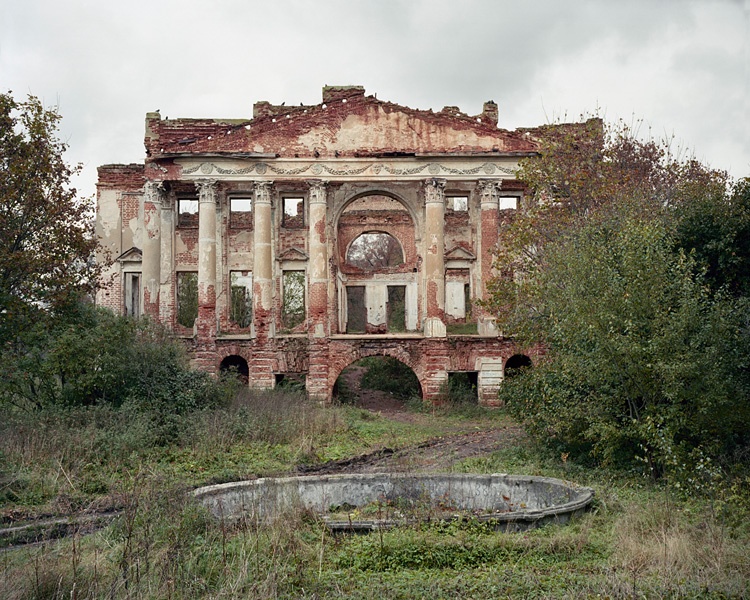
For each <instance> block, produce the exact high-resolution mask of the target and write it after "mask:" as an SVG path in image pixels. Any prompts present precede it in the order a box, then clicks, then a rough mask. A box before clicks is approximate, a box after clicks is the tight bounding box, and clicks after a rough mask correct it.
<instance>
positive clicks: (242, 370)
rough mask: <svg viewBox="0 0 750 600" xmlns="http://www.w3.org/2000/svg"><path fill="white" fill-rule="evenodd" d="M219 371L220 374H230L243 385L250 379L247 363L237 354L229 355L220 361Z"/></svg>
mask: <svg viewBox="0 0 750 600" xmlns="http://www.w3.org/2000/svg"><path fill="white" fill-rule="evenodd" d="M219 370H220V371H221V372H222V373H232V374H235V375H236V376H237V378H238V379H239V380H240V381H241V382H242V383H243V384H245V385H247V382H248V378H249V377H250V368H249V367H248V364H247V361H246V360H245V359H244V358H242V357H241V356H239V355H238V354H230V355H229V356H227V357H225V358H224V360H222V361H221V364H220V365H219Z"/></svg>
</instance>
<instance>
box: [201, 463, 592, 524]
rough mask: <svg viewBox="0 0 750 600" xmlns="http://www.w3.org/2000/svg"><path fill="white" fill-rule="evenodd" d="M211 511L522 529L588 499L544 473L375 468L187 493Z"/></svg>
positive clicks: (570, 511)
mask: <svg viewBox="0 0 750 600" xmlns="http://www.w3.org/2000/svg"><path fill="white" fill-rule="evenodd" d="M193 494H194V496H195V498H196V499H197V500H199V501H200V502H201V503H202V504H203V505H204V506H205V507H206V508H207V509H208V510H209V511H210V512H211V513H212V514H213V515H214V516H216V517H217V518H222V519H232V520H234V519H239V518H241V517H244V518H247V519H250V520H251V522H263V523H267V522H270V521H273V520H274V519H276V518H278V517H281V516H283V515H284V514H288V513H289V511H293V510H298V509H302V510H308V511H313V512H315V513H317V514H319V515H320V516H321V517H322V518H323V519H324V521H325V522H326V524H327V525H328V527H329V528H330V529H331V530H334V531H367V530H374V529H379V528H388V527H394V526H396V525H400V524H404V523H408V522H414V521H417V520H425V521H427V520H451V519H460V518H466V517H472V518H475V519H477V520H479V521H484V522H490V523H493V524H495V525H496V526H497V527H498V528H502V529H506V530H509V531H521V530H525V529H529V528H532V527H537V526H539V525H542V524H546V523H551V522H555V523H566V522H567V521H568V520H570V518H571V517H573V516H575V515H578V514H580V513H582V512H583V511H584V510H586V508H587V507H588V505H589V504H590V503H591V501H592V500H593V498H594V491H593V490H592V489H590V488H586V487H577V486H575V485H573V484H570V483H567V482H564V481H561V480H559V479H553V478H550V477H535V476H529V475H505V474H492V475H473V474H464V473H448V474H404V473H393V474H389V473H378V474H363V475H327V476H305V477H279V478H263V479H255V480H251V481H237V482H232V483H223V484H220V485H211V486H207V487H202V488H199V489H197V490H195V491H194V492H193Z"/></svg>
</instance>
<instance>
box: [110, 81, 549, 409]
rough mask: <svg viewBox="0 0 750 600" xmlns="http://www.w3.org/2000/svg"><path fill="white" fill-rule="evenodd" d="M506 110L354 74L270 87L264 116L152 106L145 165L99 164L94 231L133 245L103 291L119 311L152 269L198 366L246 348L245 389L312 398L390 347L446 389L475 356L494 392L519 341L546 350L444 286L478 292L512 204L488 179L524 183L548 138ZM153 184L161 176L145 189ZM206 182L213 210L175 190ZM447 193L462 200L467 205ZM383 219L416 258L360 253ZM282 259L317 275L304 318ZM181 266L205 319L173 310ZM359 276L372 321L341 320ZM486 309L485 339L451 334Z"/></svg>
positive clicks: (151, 301)
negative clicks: (247, 301) (301, 384)
mask: <svg viewBox="0 0 750 600" xmlns="http://www.w3.org/2000/svg"><path fill="white" fill-rule="evenodd" d="M499 116H500V115H499V113H498V109H497V105H496V104H495V103H494V102H487V103H485V104H484V106H483V110H482V112H481V113H480V114H478V115H474V116H470V115H467V114H465V113H463V112H461V110H460V109H458V108H456V107H446V108H444V109H443V110H441V111H437V112H433V111H431V110H416V109H412V108H408V107H404V106H399V105H397V104H393V103H390V102H384V101H382V100H378V99H377V98H375V97H374V96H368V95H366V94H365V91H364V89H363V88H361V87H359V86H327V87H326V88H324V90H323V96H322V102H321V103H319V104H317V105H314V106H291V103H290V106H284V105H281V106H278V105H272V104H270V103H268V102H257V103H256V104H255V105H254V107H253V116H252V118H244V119H236V120H214V119H162V118H161V116H160V115H159V114H158V113H148V115H147V117H146V132H145V139H144V143H145V147H146V158H145V161H144V164H143V165H135V164H133V165H105V166H102V167H100V168H99V185H98V202H99V206H98V209H99V214H98V223H97V232H98V234H99V236H100V237H101V239H102V241H103V244H104V245H105V246H106V247H107V248H108V249H109V250H110V254H111V255H112V258H118V257H120V256H121V255H123V256H125V254H127V252H131V253H132V255H127V256H125V258H123V259H122V260H121V261H119V262H115V263H114V264H113V266H112V267H111V268H110V270H109V272H108V274H107V275H108V277H109V278H110V280H111V283H110V285H109V287H107V288H105V289H104V290H102V291H101V292H100V293H99V294H98V296H97V302H98V303H99V304H100V305H102V306H107V307H109V308H112V309H113V310H116V311H122V310H123V306H124V304H123V293H124V289H123V281H124V277H125V273H126V272H131V273H138V272H140V270H142V269H143V270H146V271H148V275H149V278H150V279H149V281H150V284H149V286H150V287H149V289H143V290H142V291H141V296H140V297H141V302H142V304H141V306H142V307H143V312H146V313H148V314H150V315H152V316H153V317H154V318H159V319H161V320H162V321H163V322H165V324H166V325H167V326H168V327H170V328H171V329H172V330H173V331H174V333H175V334H177V335H178V336H182V338H183V339H184V341H185V344H186V346H187V348H188V350H189V352H190V355H191V357H192V359H193V362H194V364H195V365H196V366H198V367H200V368H202V369H205V370H206V371H208V372H211V373H216V372H217V371H218V370H219V368H220V365H221V364H222V361H223V360H224V359H225V358H227V357H232V361H235V362H236V361H237V360H239V361H240V362H242V361H245V362H246V363H247V365H248V371H249V385H250V386H254V387H272V386H273V385H274V384H275V381H276V379H277V377H282V376H284V377H286V376H289V377H293V378H295V379H302V380H304V381H306V385H307V390H308V393H309V394H310V395H311V396H313V397H316V398H321V399H330V398H331V393H332V390H333V387H334V384H335V382H336V379H337V377H338V376H339V374H340V373H341V371H342V369H344V368H345V367H346V366H348V365H349V364H351V363H352V362H355V361H357V360H359V359H360V358H364V357H367V356H392V357H394V358H397V359H398V360H400V361H402V362H403V363H405V364H407V365H408V366H409V367H411V368H412V369H413V370H414V372H415V373H416V375H417V377H418V379H419V381H420V384H421V386H422V391H423V396H424V398H425V399H427V400H433V401H434V400H438V399H439V397H440V393H441V391H442V390H443V386H444V385H445V382H446V381H447V380H448V374H449V373H451V372H456V371H469V372H475V373H478V374H479V375H478V380H479V382H480V394H479V395H480V400H481V401H482V402H483V403H485V404H493V403H494V402H495V401H496V400H495V398H496V392H497V386H498V385H500V382H501V381H502V372H503V371H502V370H503V365H504V361H506V360H507V359H508V358H510V357H511V356H513V355H514V354H517V353H519V352H524V353H526V354H528V355H530V356H531V357H532V360H536V358H537V354H536V353H537V352H538V350H523V349H519V348H516V347H515V346H514V344H513V341H512V340H508V339H504V338H502V337H498V335H497V332H496V330H493V327H492V323H491V315H486V314H485V313H483V312H482V311H481V310H480V309H473V307H472V309H473V310H468V309H469V307H466V309H467V310H464V309H463V308H458V309H456V308H455V307H454V308H453V310H454V311H464V313H466V315H467V316H465V317H456V316H453V315H451V314H448V312H447V310H446V307H445V306H444V304H445V298H446V292H445V285H446V283H450V284H451V286H452V287H451V294H452V296H451V299H452V300H451V301H452V302H459V301H460V302H461V304H460V306H463V304H464V302H465V297H464V295H463V294H459V293H458V291H463V290H465V289H466V288H465V287H464V286H467V285H468V286H470V287H469V289H470V290H471V293H472V299H471V300H470V302H471V303H472V304H473V301H474V300H476V298H477V297H479V296H481V295H482V294H483V293H484V289H485V286H486V282H487V280H488V279H489V277H490V276H491V275H492V256H491V250H492V249H493V248H494V247H495V246H496V244H497V243H498V242H500V241H501V240H500V237H499V232H500V229H501V226H502V223H504V222H506V221H507V220H508V219H510V218H512V214H513V211H500V210H497V208H495V209H489V208H488V207H490V206H491V202H490V200H488V198H489V196H487V191H486V190H487V189H489V188H487V187H486V185H487V184H488V182H489V184H490V185H492V186H494V188H492V189H493V190H494V192H493V193H494V194H495V195H494V196H493V198H495V201H496V199H497V196H498V195H500V196H516V197H518V198H522V196H523V193H524V189H523V186H522V185H521V184H519V183H518V182H517V181H515V179H514V178H513V169H514V168H515V167H516V165H517V161H518V159H519V158H520V157H523V156H529V155H533V154H534V152H535V151H536V139H535V138H536V135H537V134H538V130H534V129H527V130H519V131H507V130H504V129H499V128H498V127H497V123H498V119H499ZM147 182H154V183H150V184H149V185H150V186H151V187H149V188H148V189H149V190H152V191H151V192H150V193H151V194H152V195H150V196H148V197H147V194H146V192H145V191H144V185H145V184H146V183H147ZM196 184H198V187H199V188H200V189H201V202H200V206H201V207H204V208H201V209H200V210H202V211H204V210H205V211H209V212H206V213H201V214H203V215H204V217H203V219H201V214H197V215H195V216H193V217H191V218H187V219H186V218H184V216H182V215H179V214H178V202H179V200H180V199H190V200H194V201H195V202H196V205H197V204H198V198H199V193H198V191H197V189H196ZM154 186H155V187H154ZM209 188H210V191H207V190H208V189H209ZM155 189H158V190H159V192H158V194H159V195H158V196H154V195H153V194H155V193H156V192H154V191H153V190H155ZM428 191H429V194H430V197H429V198H427V197H426V196H427V192H428ZM206 194H210V195H211V196H210V197H211V201H210V202H209V201H208V197H207V196H206ZM451 197H460V198H466V199H467V201H460V202H458V203H457V204H455V206H454V203H453V201H452V200H450V198H451ZM233 198H237V199H242V201H243V203H244V207H245V208H244V209H243V210H242V211H238V210H236V211H232V210H231V207H232V199H233ZM289 198H294V199H298V200H295V201H296V202H297V203H298V205H297V206H295V207H292V208H295V209H296V213H297V214H296V215H293V216H292V215H289V214H285V212H287V213H288V212H289V211H285V202H288V200H285V199H289ZM446 198H447V199H449V201H448V202H444V200H445V199H446ZM214 200H215V202H214ZM311 200H312V201H313V203H312V204H311ZM248 203H249V204H248ZM237 206H240V203H237ZM214 219H215V228H214V226H213V222H214ZM201 223H203V225H205V228H204V229H199V227H200V224H201ZM209 223H211V225H208V224H209ZM214 229H215V230H214ZM373 232H383V233H388V234H389V235H390V236H392V238H395V240H397V242H398V244H399V245H400V247H401V250H402V251H403V261H400V260H399V261H394V262H389V263H388V265H389V266H379V267H377V268H369V267H366V266H362V265H361V264H360V265H354V264H352V263H349V262H347V251H348V249H349V248H350V245H351V244H352V242H353V241H354V240H355V239H357V238H358V237H359V236H360V235H362V234H364V233H373ZM390 243H391V245H390V246H389V247H390V248H395V246H394V245H393V244H392V240H390ZM144 248H146V250H147V251H146V252H145V253H144V258H143V264H141V262H139V260H140V259H139V258H138V257H139V253H140V252H141V251H143V250H144ZM388 252H389V254H388V256H389V257H393V256H394V254H391V253H390V252H391V251H390V250H389V251H388ZM154 253H159V259H160V260H158V261H156V262H154V261H153V258H154ZM147 259H148V261H150V262H148V261H147ZM389 260H390V259H389ZM146 263H148V266H146ZM157 263H158V265H157ZM154 270H155V271H156V272H155V273H154ZM285 270H295V271H303V272H304V273H305V281H306V287H305V289H304V304H305V315H304V317H305V318H304V319H303V321H302V322H301V323H300V324H298V325H296V326H294V327H287V326H286V324H285V323H284V322H283V298H284V290H283V278H284V276H283V273H284V271H285ZM186 271H187V272H195V273H197V274H198V282H199V284H198V290H197V294H198V306H197V311H198V317H197V319H196V325H195V327H188V326H183V325H180V324H178V323H177V322H176V314H177V308H178V297H177V273H178V272H186ZM233 272H238V273H239V274H240V276H241V277H243V278H244V281H245V282H246V285H248V286H249V285H250V281H252V291H251V292H252V293H251V296H252V311H251V312H252V325H250V326H247V327H241V326H240V325H238V324H237V323H235V322H233V321H232V319H231V298H232V290H231V284H232V273H233ZM155 281H156V282H157V283H158V284H157V285H155V284H154V282H155ZM347 286H356V287H357V290H359V291H358V292H357V294H359V296H357V295H356V294H355V293H354V291H352V292H351V293H352V296H351V298H350V300H351V301H352V302H355V301H356V300H357V298H359V297H360V296H361V297H362V298H363V300H362V301H363V302H365V305H364V306H352V307H351V308H352V310H355V309H356V310H361V311H364V312H363V313H361V314H365V318H366V323H365V325H364V326H363V329H364V330H365V331H366V334H365V335H348V334H346V327H347V318H348V310H349V308H350V307H349V306H348V304H347V293H348V292H347ZM144 288H145V286H144ZM362 290H364V294H363V292H362ZM457 290H458V291H457ZM392 292H393V295H392ZM389 302H393V303H394V305H395V306H396V307H397V308H398V309H399V310H402V311H403V312H404V315H403V316H399V318H400V319H402V320H401V321H400V327H401V329H400V330H399V331H401V330H403V328H404V326H407V327H406V328H407V330H408V331H409V332H410V333H409V334H408V335H406V334H393V332H392V331H389V328H390V327H392V326H393V327H396V326H399V321H398V319H396V320H395V321H394V324H393V325H392V324H390V321H389V319H391V314H392V311H393V310H395V309H394V307H393V306H391V305H390V304H389ZM464 313H461V312H457V313H456V314H464ZM478 317H480V318H481V319H483V320H484V322H485V324H484V327H483V333H482V336H478V335H474V336H463V337H456V336H451V335H448V336H447V337H445V336H446V332H445V323H448V324H455V323H457V322H460V323H463V322H465V321H467V320H471V319H477V318H478ZM487 323H489V325H488V324H487ZM441 328H442V330H441ZM428 330H429V333H428ZM493 331H494V332H493Z"/></svg>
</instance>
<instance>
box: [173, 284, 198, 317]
mask: <svg viewBox="0 0 750 600" xmlns="http://www.w3.org/2000/svg"><path fill="white" fill-rule="evenodd" d="M197 318H198V273H195V272H187V271H185V272H180V273H177V323H179V324H180V325H182V326H183V327H189V328H191V329H192V327H193V325H194V324H195V320H196V319H197Z"/></svg>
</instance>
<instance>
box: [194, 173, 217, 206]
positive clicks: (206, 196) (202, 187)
mask: <svg viewBox="0 0 750 600" xmlns="http://www.w3.org/2000/svg"><path fill="white" fill-rule="evenodd" d="M195 189H196V190H198V201H199V202H213V203H214V204H216V202H218V200H219V195H218V193H217V192H218V189H219V186H218V184H217V181H216V179H201V180H200V181H196V182H195Z"/></svg>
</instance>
